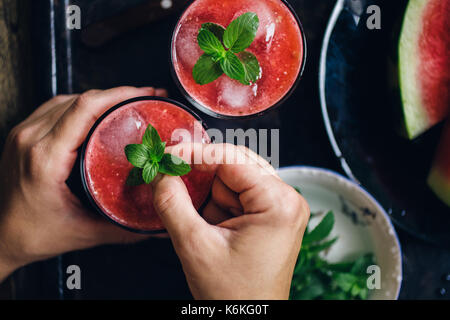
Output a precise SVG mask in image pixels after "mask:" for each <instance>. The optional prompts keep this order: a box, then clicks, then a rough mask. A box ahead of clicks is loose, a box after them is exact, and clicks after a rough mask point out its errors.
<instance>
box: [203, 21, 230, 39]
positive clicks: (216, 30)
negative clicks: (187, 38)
mask: <svg viewBox="0 0 450 320" xmlns="http://www.w3.org/2000/svg"><path fill="white" fill-rule="evenodd" d="M202 29H206V30H209V31H211V32H212V33H213V34H214V35H215V36H216V38H217V39H219V41H220V42H223V34H224V33H225V28H224V27H222V26H221V25H218V24H215V23H212V22H207V23H204V24H202Z"/></svg>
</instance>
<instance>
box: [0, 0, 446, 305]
mask: <svg viewBox="0 0 450 320" xmlns="http://www.w3.org/2000/svg"><path fill="white" fill-rule="evenodd" d="M66 2H67V1H66ZM132 2H135V3H136V4H138V3H140V2H139V1H138V0H136V1H132ZM71 3H77V4H79V5H80V6H81V7H82V9H83V8H88V7H89V8H92V4H93V3H94V4H96V5H98V6H105V5H106V6H107V3H106V2H105V1H103V0H96V1H83V0H78V1H71ZM110 3H113V4H116V5H115V6H114V8H116V9H117V8H121V7H120V6H119V4H122V5H123V4H124V3H126V1H120V0H112V2H110ZM290 3H291V4H292V5H293V6H294V8H295V10H296V11H297V13H298V14H299V16H300V18H301V20H302V23H303V26H304V28H305V32H306V37H307V42H308V61H307V67H306V70H305V74H304V77H303V79H302V81H301V83H300V85H299V87H298V89H297V90H296V92H295V93H294V95H293V96H292V97H291V98H290V101H291V103H290V104H287V105H286V106H284V107H282V108H280V109H279V110H278V111H277V112H275V113H271V114H270V115H268V116H267V117H265V118H262V119H259V120H258V121H257V122H254V123H251V124H249V123H234V124H232V126H242V127H250V126H256V127H260V128H262V127H267V128H280V129H281V141H282V143H281V165H282V166H286V165H311V166H317V167H325V168H329V169H332V170H335V171H338V172H341V173H342V170H341V168H340V167H339V163H338V161H337V159H336V158H335V157H334V154H333V152H332V149H331V147H330V143H329V141H328V137H327V135H326V132H325V128H324V125H323V120H322V114H321V111H320V104H319V93H318V64H319V56H320V49H321V42H322V37H323V34H324V30H325V27H326V25H327V22H328V18H329V15H330V13H331V10H332V8H333V6H334V3H335V1H334V0H322V1H313V0H292V1H290ZM52 5H53V6H54V7H53V9H55V12H56V16H55V19H54V20H53V21H54V23H53V25H54V27H55V31H56V34H55V38H54V39H55V49H56V50H55V51H54V54H53V56H54V57H53V58H54V59H56V63H57V64H56V65H57V66H58V68H57V74H56V76H57V77H56V80H57V86H53V88H52V84H51V61H52V60H51V58H52V53H51V50H50V47H51V46H50V43H51V42H50V40H51V32H50V30H51V29H50V26H51V19H50V13H49V12H50V9H51V8H52V7H51V6H52ZM64 5H65V1H51V0H34V1H31V0H0V36H1V40H2V41H1V42H0V57H1V59H2V60H1V63H0V85H1V87H0V133H1V134H2V137H5V134H6V132H8V130H9V129H10V128H11V127H12V126H13V125H14V124H16V123H17V122H18V121H19V120H21V119H23V118H25V117H26V116H27V115H28V114H29V112H31V110H33V109H34V108H35V107H36V106H38V105H39V104H40V103H41V102H42V101H44V100H45V99H47V98H48V97H49V96H51V95H52V94H53V92H52V91H56V92H57V93H65V92H70V91H74V92H81V91H84V90H87V89H90V88H108V87H113V86H117V85H124V84H127V85H136V86H142V85H149V84H151V85H155V86H161V87H167V88H168V89H169V91H170V94H171V96H172V97H173V98H175V99H177V100H180V101H184V98H183V97H182V96H181V94H180V93H179V92H178V90H177V88H176V87H175V85H174V83H173V81H172V79H171V77H170V73H169V66H170V65H169V60H168V42H169V41H170V33H171V30H172V29H173V26H174V23H175V21H176V16H177V14H174V15H172V16H168V17H167V18H164V19H156V20H157V21H155V22H153V23H151V24H149V23H147V24H145V23H142V24H140V25H139V26H136V27H137V28H135V29H134V30H130V31H127V32H126V33H125V34H122V35H120V36H119V37H118V38H115V39H113V40H112V41H109V42H108V43H105V44H103V45H102V46H101V47H97V48H94V47H92V46H89V45H87V42H86V41H84V42H83V36H82V32H80V31H74V32H72V34H71V36H70V37H69V39H68V34H67V33H65V32H62V31H61V30H63V28H62V26H63V21H64V20H63V18H62V16H61V13H63V12H64V11H65V10H64ZM31 11H32V12H33V15H30V12H31ZM82 12H85V11H82ZM19 13H20V14H19ZM58 14H59V16H58ZM58 17H59V18H58ZM90 18H91V19H94V18H95V17H93V16H88V17H87V18H86V19H90ZM104 18H105V17H100V18H98V17H96V18H95V19H104ZM30 26H31V27H30ZM131 29H132V28H131ZM94 36H95V35H94ZM68 43H70V44H71V50H70V53H71V55H70V59H71V60H70V62H71V63H70V65H71V68H72V69H71V70H70V72H68V69H67V66H68V61H69V60H68V58H69V57H68V55H67V52H68V51H67V44H68ZM30 47H31V50H30ZM30 53H32V54H30ZM55 54H56V56H55ZM30 66H31V67H30ZM30 73H31V74H30ZM6 75H9V76H6ZM4 79H7V80H4ZM293 102H296V103H293ZM204 118H205V120H206V122H207V123H208V125H209V126H210V127H214V126H217V127H223V126H224V124H223V123H221V122H220V121H217V120H214V119H211V118H208V117H204ZM228 125H230V124H228ZM1 141H2V142H3V141H4V139H2V140H1ZM292 141H295V147H294V148H293V147H292V145H293V144H292V143H293V142H292ZM397 232H398V234H399V237H400V241H401V245H402V249H403V262H404V265H403V269H404V270H403V271H404V280H403V285H402V291H401V295H400V298H401V299H435V298H438V299H439V298H443V299H446V298H449V297H450V296H449V295H441V294H440V293H439V292H440V291H442V290H441V289H442V288H447V289H448V290H450V282H449V281H446V280H445V276H446V274H447V273H450V251H449V250H447V249H444V248H439V247H436V246H432V245H429V244H426V243H423V242H421V241H419V240H417V239H415V238H413V237H411V236H410V235H409V234H408V233H407V232H405V231H402V230H397ZM70 264H78V265H79V266H80V267H81V268H82V270H83V284H82V285H83V290H81V291H79V292H69V291H67V290H64V289H62V286H60V282H61V279H63V272H64V270H65V267H67V266H68V265H70ZM13 291H14V296H15V297H16V298H18V299H30V298H39V299H58V298H64V299H94V298H148V299H152V298H154V299H161V298H168V299H170V298H190V297H191V296H190V293H189V290H188V288H187V286H186V283H185V280H184V276H183V273H182V270H181V268H180V265H179V262H178V259H177V257H176V255H175V253H174V251H173V248H172V246H171V244H170V242H169V241H168V240H157V239H152V240H149V241H146V242H144V243H141V244H138V245H132V246H107V247H102V248H96V249H92V250H87V251H84V252H76V253H70V254H66V255H63V256H62V257H58V258H55V259H52V260H49V261H46V262H40V263H35V264H33V265H30V266H27V267H25V268H23V269H22V270H19V271H18V272H16V273H15V275H14V277H13Z"/></svg>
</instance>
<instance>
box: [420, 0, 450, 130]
mask: <svg viewBox="0 0 450 320" xmlns="http://www.w3.org/2000/svg"><path fill="white" fill-rule="evenodd" d="M422 21H423V26H422V30H421V33H420V38H419V44H418V45H419V55H420V61H421V63H420V66H419V69H420V71H419V75H426V76H425V77H421V79H422V82H421V91H422V100H423V103H424V104H425V106H426V108H427V113H428V117H429V121H430V123H431V124H436V123H438V122H440V121H442V119H444V118H445V117H446V116H447V114H448V109H449V107H450V105H449V104H450V0H429V1H428V4H427V7H426V9H425V12H424V15H423V19H422Z"/></svg>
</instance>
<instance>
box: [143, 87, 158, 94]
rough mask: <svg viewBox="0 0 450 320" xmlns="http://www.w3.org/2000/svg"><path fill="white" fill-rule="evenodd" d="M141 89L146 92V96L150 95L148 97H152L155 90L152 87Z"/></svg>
mask: <svg viewBox="0 0 450 320" xmlns="http://www.w3.org/2000/svg"><path fill="white" fill-rule="evenodd" d="M141 89H142V90H144V91H147V92H148V94H150V95H154V94H155V88H153V87H142V88H141Z"/></svg>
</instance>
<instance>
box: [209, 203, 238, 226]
mask: <svg viewBox="0 0 450 320" xmlns="http://www.w3.org/2000/svg"><path fill="white" fill-rule="evenodd" d="M202 216H203V219H205V220H206V222H208V223H209V224H212V225H218V224H220V223H222V222H224V221H226V220H228V219H231V218H232V217H233V216H232V215H231V214H229V213H228V212H227V211H226V210H224V209H222V208H221V207H220V206H218V205H217V204H216V203H215V202H214V201H210V202H209V203H208V204H207V205H206V207H205V209H204V210H203V215H202Z"/></svg>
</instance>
